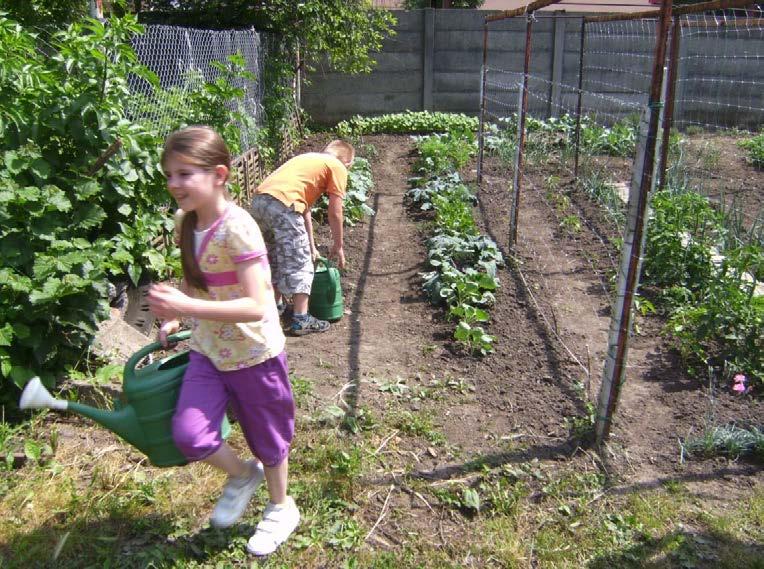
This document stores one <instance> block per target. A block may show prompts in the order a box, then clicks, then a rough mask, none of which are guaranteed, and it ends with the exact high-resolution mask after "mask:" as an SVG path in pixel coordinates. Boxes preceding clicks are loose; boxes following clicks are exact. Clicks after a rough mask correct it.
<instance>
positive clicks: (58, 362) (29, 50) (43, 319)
mask: <svg viewBox="0 0 764 569" xmlns="http://www.w3.org/2000/svg"><path fill="white" fill-rule="evenodd" d="M141 31H142V28H141V26H139V25H138V24H137V22H136V21H135V19H134V18H133V17H130V16H128V17H125V18H121V19H120V18H112V19H111V20H110V21H109V22H108V25H104V24H102V23H100V22H97V21H95V20H84V21H83V22H82V23H77V24H73V25H71V26H69V27H68V28H67V29H65V30H61V31H59V32H56V33H54V34H53V35H52V36H51V37H50V38H49V39H48V40H47V41H46V43H45V45H46V49H45V51H44V52H43V51H42V50H40V49H38V46H37V38H36V36H35V35H34V34H31V33H29V32H28V31H26V30H25V29H24V28H23V27H22V26H21V25H19V24H18V23H17V22H14V21H12V20H9V19H7V18H4V17H0V52H2V53H3V57H2V58H0V132H2V138H0V155H2V157H3V163H2V166H0V400H7V399H15V397H13V395H14V394H15V392H14V388H13V387H12V385H13V384H15V385H16V386H21V385H23V384H24V383H25V382H26V381H27V380H28V379H29V377H31V376H32V375H39V376H40V377H41V378H42V379H43V381H44V382H46V383H47V384H48V385H51V384H52V383H53V381H54V378H55V376H56V375H59V376H60V375H61V374H62V373H63V372H64V371H65V369H66V368H67V367H68V366H71V365H73V364H74V363H75V362H77V361H78V360H79V359H80V358H81V357H82V355H83V353H84V351H85V350H86V349H87V347H88V346H89V344H90V342H91V341H92V338H93V336H94V334H95V332H96V330H97V325H98V322H99V321H100V320H102V319H104V318H105V317H107V316H108V292H107V287H108V279H109V278H113V277H115V276H119V275H127V276H128V277H129V278H130V279H131V280H133V281H134V282H137V281H138V280H139V279H140V278H141V275H142V274H143V273H144V272H146V271H147V272H148V273H149V274H151V275H152V276H158V277H160V278H162V277H164V276H166V275H167V274H168V271H169V270H171V269H172V268H173V267H175V266H177V257H172V256H168V255H167V252H166V251H159V250H157V248H156V243H157V241H161V237H162V236H163V235H165V234H166V233H167V232H168V231H170V230H171V224H172V221H171V219H170V216H169V215H168V209H169V207H170V198H169V195H168V194H167V191H166V188H165V185H166V184H165V182H164V176H163V175H162V172H161V167H160V164H159V151H160V149H161V143H162V138H161V137H160V135H159V133H158V132H157V131H156V130H154V129H153V128H152V125H141V124H135V123H133V122H131V121H130V120H129V119H128V118H127V117H126V115H125V109H126V108H127V107H128V106H129V105H128V102H129V101H130V99H131V94H130V92H129V90H128V87H127V77H128V74H131V73H132V74H138V75H139V76H142V77H143V78H144V79H146V80H147V81H149V82H151V83H153V84H154V85H155V88H156V89H157V90H158V91H161V89H160V88H159V87H158V86H156V80H155V77H153V76H152V75H151V74H150V73H148V72H147V71H146V70H145V69H143V68H142V67H141V66H140V65H139V63H138V60H137V57H136V55H135V53H134V51H133V50H132V48H131V46H130V39H131V37H132V36H134V35H135V34H138V33H141ZM231 63H232V64H235V61H234V62H231ZM235 95H236V93H235V91H233V90H232V89H231V88H230V87H229V86H227V85H226V84H225V79H222V80H221V81H218V82H216V83H215V84H213V85H208V86H206V87H205V88H204V89H202V90H201V92H200V93H198V94H196V95H195V96H194V97H193V98H191V99H189V100H187V101H186V106H185V113H184V114H182V115H180V118H179V119H178V124H176V125H172V128H178V127H180V126H182V125H183V124H186V123H187V122H191V121H193V122H205V123H207V124H211V125H212V126H214V127H216V128H218V129H219V130H221V131H222V132H223V133H224V134H225V135H226V136H228V137H229V143H230V142H232V143H233V144H232V146H234V147H235V146H236V145H237V144H238V140H239V136H238V132H237V131H235V130H234V129H233V128H232V127H230V123H231V120H230V116H226V115H225V114H224V113H222V112H221V109H224V108H225V103H226V100H227V98H229V97H234V96H235ZM158 100H167V97H159V98H158ZM117 139H119V140H120V141H121V143H122V144H121V148H120V149H119V150H118V151H117V152H116V154H114V155H113V156H112V157H110V158H109V159H108V160H106V161H105V162H103V160H101V158H102V157H103V156H104V152H105V150H106V149H107V148H108V147H109V146H110V145H111V144H112V143H114V142H115V141H116V140H117ZM99 162H103V164H102V167H101V168H100V169H96V168H95V167H94V166H95V165H96V164H97V163H99ZM8 380H10V381H8Z"/></svg>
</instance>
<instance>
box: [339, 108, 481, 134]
mask: <svg viewBox="0 0 764 569" xmlns="http://www.w3.org/2000/svg"><path fill="white" fill-rule="evenodd" d="M478 125H479V121H478V118H477V117H469V116H467V115H463V114H455V113H440V112H431V111H406V112H404V113H392V114H386V115H380V116H377V117H362V116H360V115H358V116H355V117H353V118H350V119H347V120H344V121H342V122H340V123H338V124H337V126H336V127H335V130H336V132H337V134H338V135H339V136H341V137H348V136H360V135H363V134H379V133H398V134H402V133H414V134H416V133H433V132H441V133H443V132H449V131H469V132H475V131H477V129H478Z"/></svg>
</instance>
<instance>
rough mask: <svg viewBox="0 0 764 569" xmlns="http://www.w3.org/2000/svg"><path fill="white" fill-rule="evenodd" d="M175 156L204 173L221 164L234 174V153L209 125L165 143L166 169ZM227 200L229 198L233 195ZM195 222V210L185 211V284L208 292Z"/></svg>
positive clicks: (177, 133) (180, 132)
mask: <svg viewBox="0 0 764 569" xmlns="http://www.w3.org/2000/svg"><path fill="white" fill-rule="evenodd" d="M172 155H175V156H177V157H179V158H180V159H181V160H182V161H183V162H186V163H188V164H190V165H192V166H197V167H199V168H203V169H205V170H214V169H215V168H216V167H217V166H221V165H222V166H225V167H226V168H227V169H228V171H229V172H230V171H231V152H230V151H229V150H228V146H226V143H225V141H224V140H223V139H222V137H221V136H220V135H219V134H218V133H217V132H215V131H214V130H213V129H211V128H210V127H207V126H189V127H187V128H183V129H181V130H178V131H175V132H173V133H172V134H170V135H169V136H168V137H167V139H165V142H164V150H163V151H162V157H161V163H162V167H165V165H166V162H167V160H168V159H169V157H170V156H172ZM226 194H227V192H226ZM226 197H228V198H229V199H230V196H228V195H226ZM196 222H197V216H196V212H195V211H187V212H184V215H183V222H182V223H181V226H180V259H181V264H182V265H183V277H184V278H185V279H186V282H187V283H188V284H189V285H191V286H192V287H194V288H198V289H201V290H207V282H206V280H205V279H204V273H202V269H201V267H200V266H199V261H197V259H196V254H195V251H194V228H195V227H196Z"/></svg>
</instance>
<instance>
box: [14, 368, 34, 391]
mask: <svg viewBox="0 0 764 569" xmlns="http://www.w3.org/2000/svg"><path fill="white" fill-rule="evenodd" d="M8 375H9V376H10V378H11V381H13V383H15V384H16V387H18V388H19V389H22V388H23V387H24V386H25V385H26V384H27V382H28V381H29V380H30V379H32V378H33V377H34V375H35V373H34V372H33V371H32V370H31V369H29V368H26V367H23V366H13V367H12V368H11V372H10V373H9V374H8Z"/></svg>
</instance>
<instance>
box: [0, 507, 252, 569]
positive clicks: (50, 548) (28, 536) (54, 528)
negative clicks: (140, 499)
mask: <svg viewBox="0 0 764 569" xmlns="http://www.w3.org/2000/svg"><path fill="white" fill-rule="evenodd" d="M175 522H176V520H174V519H173V518H170V517H166V516H156V515H149V516H140V517H136V516H131V515H121V514H112V515H111V516H110V517H108V518H104V519H102V520H98V521H93V522H88V523H73V524H71V525H66V524H61V523H56V524H55V525H51V524H50V523H49V524H46V525H43V526H40V527H38V528H36V529H35V530H33V531H31V532H29V533H19V534H17V535H16V537H15V538H14V539H13V540H12V541H11V542H10V543H7V544H3V545H2V546H0V567H3V568H4V569H27V568H30V567H35V568H41V569H42V568H51V569H53V568H56V569H69V568H71V569H79V568H81V567H86V566H87V567H98V566H103V567H126V568H132V567H135V568H136V569H137V568H141V569H142V568H144V567H159V566H170V565H172V566H176V565H179V566H185V565H186V562H189V563H190V562H194V563H200V564H204V562H205V560H208V559H211V558H213V557H215V556H217V554H218V553H219V552H221V551H224V550H227V549H231V548H234V549H236V550H240V551H241V555H242V557H245V556H246V555H247V554H246V553H245V549H244V547H245V545H244V544H246V542H247V540H248V539H249V537H250V536H251V535H252V534H253V533H254V531H255V528H254V526H252V525H250V524H236V525H235V526H234V527H232V528H230V529H225V530H217V529H213V528H210V527H206V528H204V529H201V530H199V531H197V532H196V533H190V534H186V535H182V536H179V537H168V536H173V535H177V532H178V526H177V525H176V523H175ZM57 548H60V551H59V554H58V556H57V557H56V558H55V559H54V554H55V552H56V549H57ZM252 559H253V560H254V559H255V558H252Z"/></svg>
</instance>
